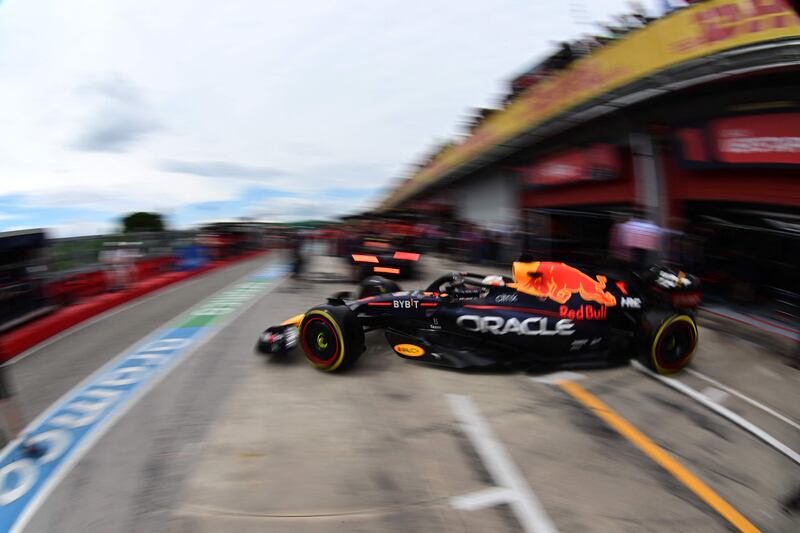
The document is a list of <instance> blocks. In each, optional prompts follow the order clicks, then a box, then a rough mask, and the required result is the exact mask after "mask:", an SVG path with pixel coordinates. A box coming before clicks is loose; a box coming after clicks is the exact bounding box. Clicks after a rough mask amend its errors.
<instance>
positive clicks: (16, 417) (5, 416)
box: [0, 365, 44, 457]
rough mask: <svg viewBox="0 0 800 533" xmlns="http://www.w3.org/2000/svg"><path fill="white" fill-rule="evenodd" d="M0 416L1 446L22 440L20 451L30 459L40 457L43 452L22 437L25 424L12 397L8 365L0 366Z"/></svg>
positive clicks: (12, 391)
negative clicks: (18, 439) (0, 420)
mask: <svg viewBox="0 0 800 533" xmlns="http://www.w3.org/2000/svg"><path fill="white" fill-rule="evenodd" d="M0 414H1V415H2V420H3V433H4V435H3V437H4V441H3V442H2V446H5V445H6V444H8V443H9V442H11V441H12V440H14V439H15V438H18V437H19V438H21V439H22V444H21V446H22V451H23V452H24V453H25V455H28V456H31V457H40V456H41V455H43V453H44V451H43V450H42V448H41V447H40V446H38V445H36V444H31V443H29V442H26V439H25V438H24V436H23V435H22V430H23V429H24V428H25V423H24V421H23V418H22V411H21V410H20V408H19V405H18V404H17V402H16V398H15V397H14V390H13V388H12V387H11V377H10V375H9V367H8V365H0Z"/></svg>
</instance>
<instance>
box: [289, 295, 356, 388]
mask: <svg viewBox="0 0 800 533" xmlns="http://www.w3.org/2000/svg"><path fill="white" fill-rule="evenodd" d="M300 344H301V346H302V347H303V352H304V353H305V354H306V359H308V361H309V363H311V364H312V365H314V366H315V367H317V368H318V369H319V370H322V371H324V372H338V371H342V370H346V369H348V368H350V367H352V366H353V365H354V364H355V363H356V361H358V358H359V357H361V354H362V353H363V352H364V330H363V329H362V328H361V325H360V324H359V323H358V319H357V318H356V316H355V315H354V314H353V312H352V311H350V310H349V309H348V308H347V307H344V306H333V305H320V306H317V307H313V308H312V309H310V310H309V311H308V312H307V313H306V315H305V317H304V318H303V322H302V323H301V324H300Z"/></svg>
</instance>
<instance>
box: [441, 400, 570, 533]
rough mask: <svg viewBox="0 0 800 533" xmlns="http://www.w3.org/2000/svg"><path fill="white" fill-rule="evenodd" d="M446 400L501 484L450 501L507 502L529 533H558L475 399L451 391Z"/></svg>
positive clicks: (473, 505) (466, 504) (467, 505)
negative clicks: (483, 415)
mask: <svg viewBox="0 0 800 533" xmlns="http://www.w3.org/2000/svg"><path fill="white" fill-rule="evenodd" d="M447 399H448V401H449V402H450V407H451V408H452V410H453V413H454V414H455V415H456V418H457V419H458V422H459V423H460V424H461V428H462V429H463V430H464V433H466V435H467V438H469V440H470V442H472V445H473V446H474V447H475V450H476V451H477V452H478V455H479V456H480V458H481V460H482V461H483V464H484V465H485V466H486V469H487V470H488V471H489V474H490V475H491V476H492V478H493V479H494V480H495V482H496V483H498V484H499V485H500V486H499V487H492V488H489V489H484V490H480V491H477V492H473V493H470V494H466V495H463V496H457V497H455V498H451V500H450V503H451V504H452V505H453V506H454V507H456V508H457V509H465V510H473V509H480V508H483V507H489V506H493V505H498V504H500V503H508V504H509V505H510V506H511V510H512V511H513V512H514V515H515V516H516V517H517V520H519V523H520V525H521V526H522V529H523V530H525V531H526V533H556V532H557V531H558V530H557V529H556V526H555V525H554V524H553V522H552V521H551V520H550V517H549V516H547V513H546V512H545V510H544V508H543V507H542V504H541V503H540V502H539V500H538V499H537V498H536V495H535V494H534V493H533V490H531V488H530V486H529V485H528V483H527V482H526V481H525V478H524V477H523V476H522V473H521V472H520V471H519V469H518V468H517V466H516V465H515V464H514V462H513V461H512V460H511V457H510V456H509V454H508V452H507V451H506V449H505V448H504V447H503V445H502V443H501V442H500V441H499V440H498V439H497V437H496V436H495V434H494V432H493V431H492V428H491V427H489V424H488V423H487V422H486V420H484V418H483V417H482V416H481V415H480V413H479V412H478V408H477V407H476V406H475V404H474V403H473V401H472V400H471V399H470V398H469V397H468V396H462V395H460V394H448V395H447Z"/></svg>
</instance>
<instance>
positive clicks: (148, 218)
mask: <svg viewBox="0 0 800 533" xmlns="http://www.w3.org/2000/svg"><path fill="white" fill-rule="evenodd" d="M122 231H123V232H124V233H136V232H139V231H164V217H163V216H162V215H160V214H159V213H145V212H142V211H140V212H138V213H131V214H130V215H128V216H126V217H124V218H123V219H122Z"/></svg>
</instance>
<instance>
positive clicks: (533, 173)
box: [520, 143, 621, 187]
mask: <svg viewBox="0 0 800 533" xmlns="http://www.w3.org/2000/svg"><path fill="white" fill-rule="evenodd" d="M620 168H621V164H620V158H619V152H618V151H617V149H616V147H614V146H613V145H611V144H605V143H598V144H594V145H592V146H590V147H588V148H574V149H572V150H566V151H563V152H558V153H556V154H553V155H551V156H548V157H545V158H543V159H541V160H539V161H537V162H536V163H534V164H532V165H530V166H529V167H525V168H522V169H520V173H521V176H522V183H523V186H525V187H549V186H555V185H564V184H567V183H575V182H580V181H598V180H609V179H614V178H616V177H618V176H619V173H620Z"/></svg>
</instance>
